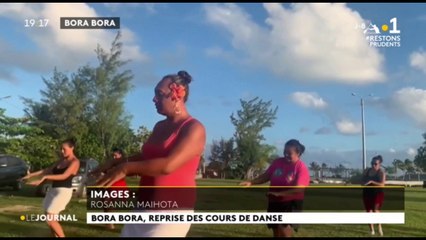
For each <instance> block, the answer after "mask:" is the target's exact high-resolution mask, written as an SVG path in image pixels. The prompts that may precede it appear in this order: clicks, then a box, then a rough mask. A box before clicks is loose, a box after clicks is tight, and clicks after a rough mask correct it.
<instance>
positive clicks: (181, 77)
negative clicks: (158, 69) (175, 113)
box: [162, 70, 192, 102]
mask: <svg viewBox="0 0 426 240" xmlns="http://www.w3.org/2000/svg"><path fill="white" fill-rule="evenodd" d="M168 78H169V79H170V80H171V81H172V83H176V84H177V85H182V86H184V87H185V90H186V94H185V97H184V98H183V100H184V102H186V101H187V100H188V96H189V84H190V83H191V82H192V77H191V75H189V73H188V72H187V71H184V70H182V71H179V72H178V73H177V74H169V75H166V76H164V77H163V79H162V80H164V79H168Z"/></svg>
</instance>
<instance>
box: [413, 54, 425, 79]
mask: <svg viewBox="0 0 426 240" xmlns="http://www.w3.org/2000/svg"><path fill="white" fill-rule="evenodd" d="M410 66H411V67H413V68H415V69H417V70H420V71H422V72H423V73H425V74H426V52H425V51H423V50H419V51H417V52H413V53H411V54H410Z"/></svg>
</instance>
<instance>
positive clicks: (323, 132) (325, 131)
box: [315, 127, 333, 135]
mask: <svg viewBox="0 0 426 240" xmlns="http://www.w3.org/2000/svg"><path fill="white" fill-rule="evenodd" d="M332 132H333V131H332V130H331V129H330V128H327V127H322V128H320V129H318V130H316V131H315V134H316V135H330V134H331V133H332Z"/></svg>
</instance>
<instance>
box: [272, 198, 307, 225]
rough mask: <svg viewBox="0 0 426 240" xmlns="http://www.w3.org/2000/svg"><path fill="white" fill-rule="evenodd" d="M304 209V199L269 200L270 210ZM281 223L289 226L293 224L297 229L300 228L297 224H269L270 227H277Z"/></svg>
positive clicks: (298, 210) (290, 210)
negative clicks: (287, 200)
mask: <svg viewBox="0 0 426 240" xmlns="http://www.w3.org/2000/svg"><path fill="white" fill-rule="evenodd" d="M302 209H303V200H295V201H289V202H269V203H268V212H301V211H302ZM279 225H281V226H284V227H287V226H291V227H293V228H294V229H295V230H296V231H297V228H298V225H297V224H287V223H285V224H268V228H276V227H278V226H279Z"/></svg>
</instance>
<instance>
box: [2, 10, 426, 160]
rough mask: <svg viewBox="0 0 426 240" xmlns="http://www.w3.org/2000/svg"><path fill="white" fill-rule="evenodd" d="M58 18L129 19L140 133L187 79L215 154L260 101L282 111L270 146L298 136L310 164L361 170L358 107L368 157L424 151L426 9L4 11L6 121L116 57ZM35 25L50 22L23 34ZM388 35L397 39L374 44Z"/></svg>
mask: <svg viewBox="0 0 426 240" xmlns="http://www.w3.org/2000/svg"><path fill="white" fill-rule="evenodd" d="M60 17H120V24H121V28H120V31H121V32H122V35H123V37H122V41H123V56H122V57H123V59H128V60H131V61H130V62H129V64H127V65H126V66H125V68H126V69H130V70H132V72H133V74H134V76H135V77H134V79H133V85H134V88H133V89H132V91H131V92H130V93H129V94H128V96H127V97H126V102H125V106H126V111H127V113H129V114H131V115H132V116H133V120H132V127H133V128H134V129H137V128H138V127H139V126H141V125H144V126H147V127H148V128H152V127H153V126H154V124H155V123H156V122H157V121H159V120H161V119H162V118H163V117H162V116H160V115H158V114H157V113H156V111H155V108H154V105H153V102H152V98H153V94H154V87H155V84H156V83H157V82H158V81H159V80H160V79H161V77H162V76H164V75H167V74H170V73H177V72H178V71H179V70H186V71H188V72H189V73H190V74H191V75H192V76H193V79H194V81H193V82H192V83H191V85H190V96H189V100H188V110H189V112H190V113H191V115H192V116H194V117H195V118H197V119H199V120H200V121H201V122H202V123H203V124H204V125H205V127H206V131H207V142H208V143H207V146H206V155H208V154H209V153H208V152H209V151H208V149H209V148H210V146H211V144H212V142H213V140H219V139H220V138H230V137H232V135H233V133H234V127H233V125H232V124H231V121H230V115H231V114H232V113H233V112H236V111H237V110H238V109H239V108H240V99H244V100H249V99H251V98H254V97H260V98H262V99H263V100H265V101H269V100H271V101H272V104H273V106H278V113H277V119H276V121H275V124H274V126H273V127H271V128H269V129H265V131H264V132H263V133H264V136H265V138H266V141H265V143H268V144H271V145H274V146H276V148H277V153H278V154H282V151H283V145H284V143H285V142H286V141H287V140H289V139H292V138H296V139H298V140H300V141H301V142H302V143H303V144H304V145H305V146H306V154H305V155H304V156H303V157H302V158H303V159H304V160H305V161H306V162H308V163H310V162H313V161H316V162H318V163H326V164H328V165H329V166H334V165H337V164H343V165H345V166H347V167H352V168H359V167H361V164H362V161H361V159H362V152H361V148H362V144H361V106H360V99H361V98H363V99H364V102H365V104H364V106H365V108H364V110H365V129H366V147H367V158H368V160H369V159H371V158H372V157H373V156H374V155H375V154H381V155H382V156H383V157H384V164H385V165H390V164H391V162H392V160H393V159H394V158H400V159H405V158H410V159H413V157H414V155H415V154H416V151H417V148H418V147H419V146H420V145H421V144H422V142H423V139H422V133H423V132H425V129H426V79H425V78H426V46H425V42H426V41H425V40H426V4H422V3H416V4H411V3H410V4H403V3H395V4H389V3H378V4H371V3H369V4H361V3H351V4H345V3H336V4H329V3H315V4H311V3H297V4H280V3H265V4H262V3H245V4H233V3H227V4H213V3H207V4H201V3H200V4H198V3H191V4H183V3H181V4H173V3H170V4H165V3H159V4H152V3H90V4H86V3H58V4H55V3H34V4H19V3H0V24H1V26H2V27H1V29H0V52H1V54H0V107H1V108H5V109H6V114H7V115H9V116H13V117H21V116H23V115H24V112H23V109H24V105H23V102H22V101H21V100H20V97H21V96H24V97H28V98H32V99H34V100H40V97H41V94H40V90H42V89H44V88H45V86H44V83H43V81H42V79H43V78H50V77H51V76H52V70H53V68H54V67H57V68H58V70H59V71H63V72H67V73H72V72H74V71H76V69H77V68H78V67H80V66H82V65H85V64H87V63H89V64H95V62H96V58H95V53H94V49H95V48H96V46H97V44H100V45H101V46H102V47H104V48H109V46H110V44H111V42H112V41H113V39H114V37H115V35H116V33H117V30H116V29H98V30H93V29H91V30H87V29H79V30H76V29H72V30H71V29H60V27H59V18H60ZM26 19H27V20H30V19H35V20H36V21H40V20H43V19H47V20H48V23H47V25H45V27H25V20H26ZM370 23H371V25H370ZM385 25H386V26H385ZM370 26H371V28H370ZM373 26H376V27H377V30H378V31H379V32H376V31H375V30H374V28H373ZM364 31H366V32H364ZM391 31H392V33H391ZM397 31H399V33H397ZM370 37H371V38H370ZM380 37H381V38H382V39H385V40H384V41H386V38H388V39H390V40H389V42H382V43H381V44H385V45H380V44H378V42H372V41H369V39H370V40H371V39H372V38H374V39H375V40H376V41H377V39H378V38H380ZM395 39H397V40H395ZM378 41H380V40H378ZM375 44H376V45H375ZM386 44H388V45H386ZM386 46H387V47H386ZM352 93H355V96H353V95H352ZM6 96H10V97H9V98H3V97H6ZM368 162H369V161H368Z"/></svg>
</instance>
